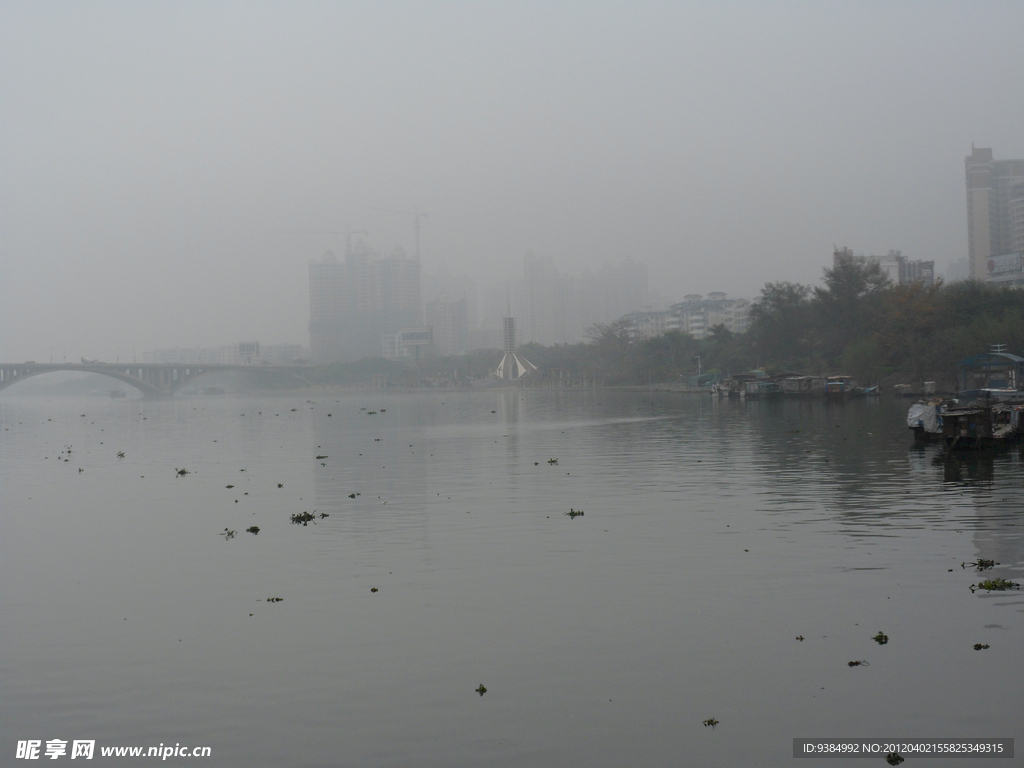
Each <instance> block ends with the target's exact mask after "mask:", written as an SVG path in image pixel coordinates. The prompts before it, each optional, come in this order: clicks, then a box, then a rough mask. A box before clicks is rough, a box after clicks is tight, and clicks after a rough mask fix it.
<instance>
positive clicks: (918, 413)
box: [907, 403, 942, 433]
mask: <svg viewBox="0 0 1024 768" xmlns="http://www.w3.org/2000/svg"><path fill="white" fill-rule="evenodd" d="M907 426H908V427H910V428H911V429H913V428H914V427H924V431H925V432H933V433H938V432H941V431H942V426H941V423H940V422H939V413H938V406H937V405H936V404H934V403H914V404H913V405H912V406H910V411H908V412H907Z"/></svg>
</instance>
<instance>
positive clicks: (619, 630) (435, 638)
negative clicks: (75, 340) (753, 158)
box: [0, 390, 1024, 768]
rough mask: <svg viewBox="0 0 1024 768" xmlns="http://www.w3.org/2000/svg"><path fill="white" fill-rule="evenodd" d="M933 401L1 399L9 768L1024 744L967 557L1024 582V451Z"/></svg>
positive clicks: (458, 761)
mask: <svg viewBox="0 0 1024 768" xmlns="http://www.w3.org/2000/svg"><path fill="white" fill-rule="evenodd" d="M905 411H906V403H905V402H903V401H891V400H885V399H882V400H861V401H852V402H849V403H846V404H845V405H842V404H840V405H834V404H827V403H825V402H821V401H810V400H808V401H759V402H741V401H735V400H711V399H709V398H707V397H704V396H680V395H669V394H658V393H649V392H614V391H591V392H575V393H574V392H529V391H526V392H519V391H514V390H512V391H509V390H506V391H488V392H471V393H460V392H432V393H427V394H415V395H414V394H408V395H391V394H373V395H346V396H338V397H320V398H314V399H306V398H302V397H282V398H271V397H268V398H263V399H232V398H202V397H193V398H182V399H178V400H175V401H173V402H152V403H151V402H143V401H138V400H132V399H118V400H112V399H109V398H93V399H83V400H58V399H29V398H13V397H0V420H2V427H3V431H2V432H0V488H2V489H3V497H4V505H3V510H2V525H3V528H2V530H0V534H2V541H3V553H2V554H3V557H2V561H0V569H2V571H0V575H2V579H3V581H2V583H3V590H2V600H3V603H2V611H3V613H2V616H3V617H4V618H3V626H2V633H3V640H4V642H3V643H2V645H0V675H2V677H0V680H2V681H3V686H4V691H3V693H4V695H3V697H0V717H2V719H0V722H2V723H3V732H4V736H5V738H4V740H3V743H2V744H0V749H14V745H15V742H16V741H17V740H18V739H26V738H43V739H46V738H61V739H68V740H71V739H76V738H95V739H97V744H98V745H103V744H105V745H121V744H124V745H133V744H140V745H141V744H147V745H149V744H152V745H155V744H158V743H161V742H164V743H174V742H178V743H182V744H198V745H206V746H210V747H211V748H212V750H213V755H214V756H213V758H212V760H211V761H210V764H212V765H225V766H248V765H309V766H314V765H338V764H344V765H416V766H423V765H427V766H429V765H438V766H458V765H467V766H468V765H485V764H486V765H517V766H518V765H538V766H547V765H558V764H579V765H588V766H589V765H593V766H603V765H609V766H611V765H616V766H617V765H627V764H628V765H647V764H683V765H688V764H700V765H722V766H725V765H729V766H734V765H776V764H781V763H782V762H784V761H788V760H789V759H791V758H790V757H789V755H790V753H791V739H792V738H794V737H798V736H821V735H830V736H861V735H864V734H881V733H885V734H891V735H894V736H907V737H911V736H920V735H926V734H940V735H957V736H967V735H980V736H991V735H993V734H994V735H998V736H1010V737H1012V736H1024V734H1019V733H1017V732H1016V731H1017V730H1018V729H1019V725H1018V723H1017V717H1016V715H1015V712H1016V710H1017V709H1018V708H1019V706H1020V705H1021V704H1022V703H1024V701H1022V694H1021V690H1022V686H1021V685H1020V683H1021V679H1020V675H1019V673H1017V672H1016V669H1017V667H1018V665H1017V662H1016V649H1018V648H1019V647H1020V641H1021V629H1022V615H1024V598H1022V596H1021V594H1020V593H1019V592H1003V593H991V594H985V593H978V594H972V593H971V592H970V590H969V589H968V586H969V584H970V583H972V581H977V574H972V573H971V572H970V571H968V570H966V569H961V568H960V563H961V562H970V561H972V560H976V559H977V558H986V559H994V560H996V561H998V562H999V563H1000V565H999V566H998V567H997V569H996V570H995V571H993V574H994V575H997V576H1000V577H1003V578H1011V579H1014V580H1018V581H1020V580H1022V571H1024V519H1022V514H1024V513H1022V505H1021V504H1020V498H1021V494H1020V488H1021V486H1022V480H1024V464H1022V461H1021V456H1020V453H1019V452H1016V451H1015V452H1010V453H1007V454H1001V455H997V456H994V457H992V456H990V457H987V458H979V459H957V460H946V459H944V458H943V457H942V452H941V450H940V449H939V448H938V447H936V446H928V447H924V448H914V447H912V440H911V436H910V434H909V433H908V431H907V430H906V428H905V426H904V425H905ZM119 452H120V453H123V454H124V456H123V457H118V453H119ZM317 457H321V458H317ZM183 467H184V468H187V469H188V471H189V474H187V475H178V474H176V472H175V470H176V469H179V468H183ZM79 470H81V471H79ZM570 508H572V509H577V510H584V511H585V516H583V517H570V516H568V515H566V514H565V513H566V512H568V511H569V509H570ZM304 511H308V512H311V513H315V514H316V518H315V520H314V521H312V522H310V523H309V525H307V526H301V525H299V526H296V525H292V524H291V523H290V522H289V519H290V516H291V515H292V514H296V513H300V512H304ZM321 515H323V517H321ZM253 525H256V526H258V527H259V529H260V532H259V534H258V535H251V534H248V533H242V532H244V531H246V529H247V528H249V527H251V526H253ZM225 528H228V529H229V530H236V531H239V533H238V535H237V536H236V537H234V538H231V539H227V540H226V539H225V537H224V536H223V535H219V534H222V532H223V530H224V529H225ZM371 589H376V590H377V591H376V592H371ZM278 596H279V597H282V598H284V599H283V600H282V601H281V602H280V603H277V602H275V603H268V602H267V598H268V597H278ZM879 630H883V631H884V632H885V633H886V634H888V635H889V636H890V642H889V643H888V644H886V645H885V646H884V648H882V647H879V646H877V645H875V644H874V643H873V642H872V641H871V636H873V635H874V634H875V633H876V632H877V631H879ZM797 636H800V637H803V638H804V640H796V639H795V638H796V637H797ZM979 642H980V643H987V644H989V645H990V648H989V649H987V650H985V651H984V652H983V653H978V652H975V651H974V650H973V649H972V646H973V644H975V643H979ZM851 659H869V660H870V662H871V663H870V666H868V667H864V668H857V669H853V668H850V667H849V666H848V664H847V662H848V661H850V660H851ZM480 684H484V686H485V687H486V689H487V693H486V695H485V696H480V695H479V694H478V693H476V692H475V691H476V688H477V687H478V686H479V685H480ZM882 692H884V694H883V693H882ZM710 717H714V719H717V720H718V721H719V725H718V726H717V727H716V728H715V729H709V728H704V727H703V726H702V722H703V721H704V720H706V719H708V718H710ZM100 762H102V760H101V761H100ZM961 762H962V764H964V765H966V764H967V763H966V762H964V761H961ZM958 764H960V763H958V761H956V760H953V761H951V762H950V763H949V765H950V767H951V768H952V766H955V765H958Z"/></svg>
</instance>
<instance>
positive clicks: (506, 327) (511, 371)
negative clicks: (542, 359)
mask: <svg viewBox="0 0 1024 768" xmlns="http://www.w3.org/2000/svg"><path fill="white" fill-rule="evenodd" d="M508 314H509V315H511V314H512V309H511V306H510V307H509V310H508ZM501 340H502V344H503V345H504V348H505V355H504V357H502V358H501V362H500V363H498V369H497V370H496V371H495V372H494V375H495V376H497V377H498V378H499V379H512V380H515V379H521V378H523V376H526V375H528V374H530V373H532V372H533V371H536V370H537V366H536V365H534V364H533V363H531V362H530V361H529V360H527V359H526V358H525V357H523V356H521V355H520V354H519V353H518V352H516V319H515V318H514V317H505V318H503V319H502V321H501Z"/></svg>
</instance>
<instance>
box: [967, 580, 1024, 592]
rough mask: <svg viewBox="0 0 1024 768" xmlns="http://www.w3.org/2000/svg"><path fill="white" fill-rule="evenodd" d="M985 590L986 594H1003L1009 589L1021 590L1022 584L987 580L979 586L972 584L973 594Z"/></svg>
mask: <svg viewBox="0 0 1024 768" xmlns="http://www.w3.org/2000/svg"><path fill="white" fill-rule="evenodd" d="M979 589H984V590H985V591H986V592H1003V591H1005V590H1007V589H1020V584H1018V583H1017V582H1016V581H1010V580H1009V579H985V581H982V582H979V583H977V584H971V592H975V591H976V590H979Z"/></svg>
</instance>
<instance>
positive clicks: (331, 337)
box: [309, 238, 423, 363]
mask: <svg viewBox="0 0 1024 768" xmlns="http://www.w3.org/2000/svg"><path fill="white" fill-rule="evenodd" d="M309 297H310V300H309V310H310V317H309V337H310V345H311V347H312V354H313V358H314V359H315V360H317V361H318V362H321V363H329V362H337V361H341V360H356V359H359V358H361V357H379V356H380V354H381V344H382V341H383V337H384V336H385V335H386V334H393V333H395V332H396V331H397V330H399V329H400V328H404V327H409V326H418V325H420V324H421V322H422V317H423V313H422V309H421V304H420V262H419V260H418V259H416V258H408V257H407V256H406V255H405V252H404V251H403V250H402V249H401V248H396V249H395V250H394V252H393V253H392V254H391V256H386V257H384V258H381V256H380V254H378V253H377V252H376V251H375V250H373V249H372V248H371V247H370V246H369V245H368V244H367V243H366V242H364V241H363V239H362V238H358V239H356V240H355V241H354V242H353V241H351V240H350V241H349V243H348V245H347V247H346V249H345V261H344V263H342V262H339V261H338V260H337V258H335V257H334V254H332V253H330V252H328V253H327V254H325V256H324V258H323V260H322V261H320V262H316V261H311V262H310V263H309Z"/></svg>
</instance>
